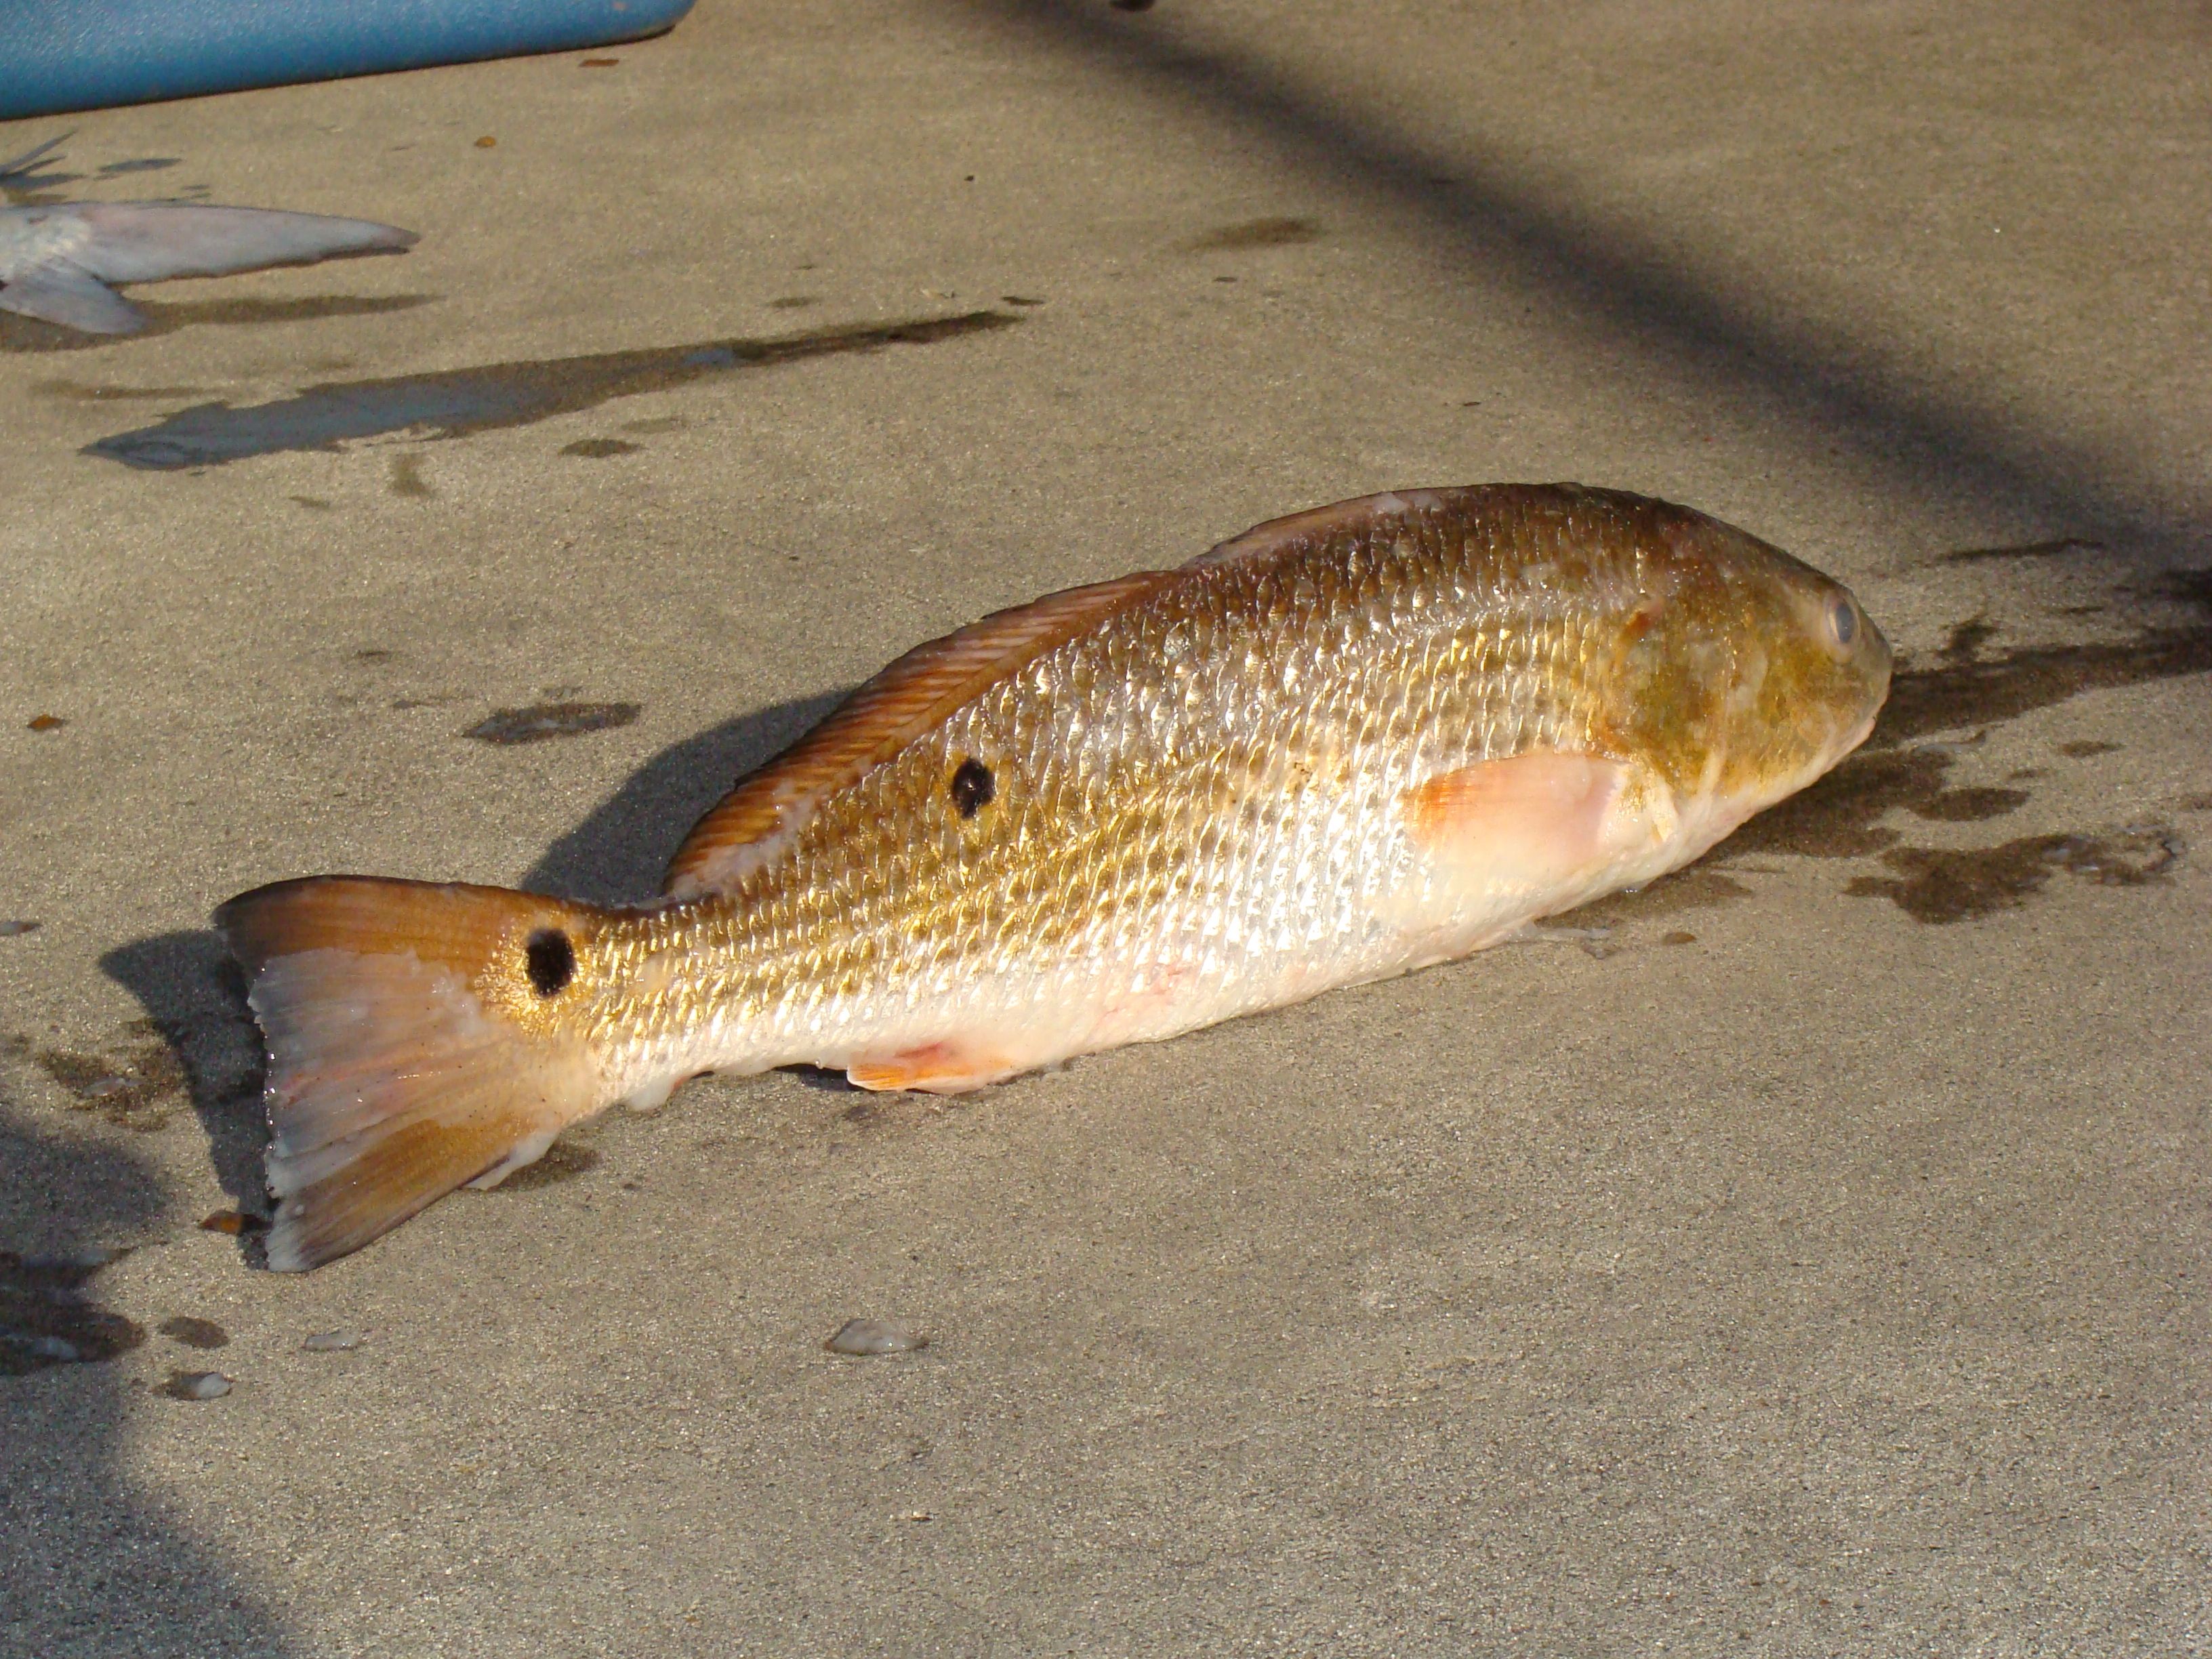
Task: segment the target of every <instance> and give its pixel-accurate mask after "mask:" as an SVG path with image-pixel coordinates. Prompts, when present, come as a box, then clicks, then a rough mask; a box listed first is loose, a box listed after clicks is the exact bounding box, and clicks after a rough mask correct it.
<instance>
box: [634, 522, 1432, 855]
mask: <svg viewBox="0 0 2212 1659" xmlns="http://www.w3.org/2000/svg"><path fill="white" fill-rule="evenodd" d="M1465 493H1467V492H1464V491H1446V492H1435V491H1409V492H1405V493H1401V494H1397V495H1367V496H1363V497H1361V498H1360V499H1358V500H1357V501H1339V502H1336V503H1335V504H1334V505H1333V506H1329V507H1313V508H1310V509H1309V510H1308V511H1306V512H1304V513H1292V514H1291V515H1290V516H1289V517H1287V518H1281V519H1273V520H1269V521H1268V522H1267V523H1266V524H1262V525H1256V526H1254V527H1253V528H1251V529H1249V530H1248V531H1246V532H1243V534H1242V535H1240V536H1237V537H1233V538H1231V539H1230V540H1228V541H1225V542H1223V543H1222V544H1220V545H1218V547H1215V548H1214V549H1213V550H1212V551H1210V552H1206V553H1203V554H1200V556H1198V557H1197V558H1195V559H1193V560H1191V561H1190V562H1188V564H1186V565H1184V566H1182V568H1180V569H1177V570H1140V571H1138V572H1136V573H1135V574H1132V575H1127V576H1119V577H1116V578H1115V579H1114V580H1111V581H1103V582H1095V583H1092V584H1091V586H1086V587H1071V588H1068V589H1066V590H1065V591H1064V592H1058V593H1048V594H1047V595H1046V596H1045V597H1044V598H1042V599H1032V600H1031V601H1030V603H1029V604H1027V605H1017V606H1015V607H1014V608H1013V609H1012V610H1010V611H994V612H993V613H992V614H991V615H989V616H987V617H983V618H982V619H981V621H980V622H973V623H969V624H968V626H966V627H965V628H963V629H959V630H958V631H957V632H956V633H951V634H948V635H945V637H944V638H943V639H941V640H933V641H930V642H929V643H928V644H927V645H919V646H916V647H915V648H914V649H913V650H911V651H909V652H908V653H906V654H905V655H904V656H902V657H901V658H900V659H898V660H897V661H896V662H894V663H892V664H891V665H890V667H888V668H886V669H884V671H882V672H881V673H879V674H878V675H877V676H876V677H875V678H873V679H872V680H870V681H869V682H868V683H867V684H865V685H863V686H862V687H861V688H860V690H857V691H855V692H854V694H853V695H852V696H850V697H848V698H847V699H846V700H845V701H844V702H842V703H841V704H840V705H838V707H837V708H836V709H835V710H834V711H833V712H832V713H831V714H829V717H828V718H827V719H825V720H823V722H822V723H821V724H820V725H819V726H816V727H815V728H814V729H813V730H812V731H811V732H808V733H806V735H805V737H802V738H799V741H798V742H797V743H795V744H793V745H792V746H791V747H790V748H788V749H787V750H784V751H783V753H781V755H778V756H777V757H775V759H774V760H771V761H769V763H767V764H766V765H765V766H763V767H762V768H760V769H758V770H757V771H755V772H751V773H749V774H748V775H745V776H744V777H743V778H740V779H739V780H738V783H737V787H734V788H733V789H732V790H731V791H730V793H728V794H726V795H725V796H724V797H723V798H722V799H721V801H720V803H719V804H718V805H716V806H715V807H714V809H713V810H712V811H709V812H708V814H707V816H706V817H703V818H702V819H700V820H699V822H698V823H697V824H696V825H695V826H694V827H693V829H692V830H691V833H690V835H689V836H685V837H684V845H683V846H682V847H680V848H678V849H677V853H676V856H675V858H674V859H673V860H671V862H670V864H669V866H668V876H667V879H666V881H665V883H664V884H663V890H665V892H667V893H668V894H669V895H670V896H672V897H675V898H696V897H699V896H702V895H703V894H707V893H729V892H734V891H736V890H737V888H738V884H740V883H741V882H743V881H744V878H746V877H747V876H749V875H750V874H751V873H752V872H754V871H756V870H758V869H760V868H762V867H763V866H766V865H768V864H769V863H770V862H772V861H773V860H775V858H777V857H778V856H779V855H780V854H781V852H782V850H783V848H786V847H787V846H788V845H789V844H790V842H791V839H792V837H793V836H794V835H796V834H797V833H798V830H799V826H800V825H801V824H803V823H805V822H806V820H807V819H808V818H809V817H812V816H813V813H814V809H815V807H816V806H817V805H818V804H819V803H820V802H821V801H822V800H823V799H824V798H825V797H826V796H828V795H829V794H832V793H835V792H836V791H837V790H839V789H842V788H844V787H846V786H847V785H848V784H851V783H853V782H854V781H856V780H857V779H859V778H860V777H861V776H863V775H866V773H867V772H868V771H869V770H870V769H872V768H874V767H877V766H879V765H881V764H882V763H884V762H885V761H887V760H889V759H890V757H892V756H894V755H896V754H897V753H898V752H899V751H900V750H902V749H904V748H905V747H906V746H907V744H910V743H912V742H913V741H914V740H915V738H918V737H920V736H921V735H922V734H923V733H924V732H928V731H930V730H931V729H932V728H933V727H934V726H937V725H938V724H939V722H941V721H943V720H946V719H948V718H949V717H950V716H951V715H952V714H954V713H956V712H957V710H959V709H960V708H963V706H965V705H966V704H967V703H969V702H971V701H972V700H974V699H975V698H976V697H978V696H981V695H982V693H983V692H985V691H987V690H989V689H990V688H991V687H992V686H994V685H995V684H998V683H999V682H1000V680H1002V679H1004V678H1006V676H1008V675H1009V674H1013V673H1018V672H1019V671H1021V670H1022V669H1023V668H1024V667H1025V666H1027V665H1029V664H1030V663H1032V662H1034V661H1036V659H1037V658H1039V657H1041V656H1042V655H1044V654H1045V653H1047V652H1048V651H1052V650H1054V649H1056V648H1058V647H1060V646H1062V645H1064V644H1066V642H1067V641H1070V640H1072V639H1074V638H1076V637H1077V636H1078V635H1082V634H1085V633H1087V632H1089V631H1090V630H1091V629H1094V628H1097V627H1098V626H1100V625H1101V624H1103V623H1104V622H1105V621H1106V620H1107V618H1109V617H1112V616H1113V615H1115V613H1116V612H1118V611H1121V610H1122V609H1124V608H1125V607H1127V606H1128V605H1133V604H1135V603H1136V602H1138V601H1139V600H1140V599H1146V598H1149V597H1151V596H1152V595H1153V594H1156V593H1158V592H1160V591H1161V590H1162V589H1164V588H1166V587H1170V586H1174V585H1176V584H1177V583H1180V582H1185V581H1194V580H1202V578H1203V575H1204V574H1205V573H1206V572H1207V571H1209V570H1212V569H1214V568H1218V567H1219V566H1222V565H1224V564H1228V563H1232V562H1243V561H1244V560H1247V559H1250V560H1256V561H1262V562H1266V561H1272V560H1275V559H1279V558H1285V557H1289V556H1295V555H1298V554H1302V553H1305V552H1308V551H1310V550H1312V549H1313V548H1315V547H1316V546H1317V545H1319V544H1322V543H1323V542H1326V541H1328V540H1329V539H1330V538H1334V537H1336V536H1338V535H1340V534H1344V533H1346V532H1353V533H1356V532H1358V531H1360V530H1363V529H1364V528H1366V527H1367V526H1370V525H1371V524H1373V523H1374V522H1375V521H1376V520H1378V519H1381V518H1384V517H1398V516H1403V515H1406V514H1408V513H1415V512H1419V511H1421V510H1424V509H1432V508H1434V507H1438V506H1441V505H1443V504H1444V500H1443V498H1445V497H1447V496H1453V495H1462V494H1465Z"/></svg>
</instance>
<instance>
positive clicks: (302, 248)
mask: <svg viewBox="0 0 2212 1659" xmlns="http://www.w3.org/2000/svg"><path fill="white" fill-rule="evenodd" d="M70 212H72V213H74V214H76V216H77V217H78V218H79V219H81V220H82V222H83V223H84V224H85V226H86V227H87V228H88V229H89V230H90V231H91V233H92V234H91V237H90V239H89V240H88V241H86V242H85V244H84V245H83V246H81V247H79V248H77V249H76V250H75V251H74V252H72V253H71V254H70V258H73V259H75V260H76V263H77V264H81V265H82V266H83V267H84V268H85V269H86V270H88V271H90V272H91V273H92V274H93V275H94V276H98V277H99V278H100V279H101V280H102V281H103V282H109V283H160V282H166V281H167V280H168V279H169V278H170V277H173V276H229V275H231V274H232V273H234V272H235V271H240V270H262V269H264V267H266V266H269V265H306V264H314V263H315V262H316V261H317V260H319V259H331V258H340V257H342V256H344V255H349V254H361V253H404V252H406V251H407V250H408V249H409V248H410V247H412V246H414V245H415V242H416V235H415V233H414V232H413V231H411V230H401V229H399V228H398V227H397V226H394V225H380V224H376V223H374V222H371V221H369V220H367V219H333V218H330V217H328V216H325V215H323V214H319V213H280V212H276V211H275V210H270V209H267V208H234V207H202V206H199V205H197V204H192V203H187V202H100V203H87V204H82V205H81V206H72V207H71V208H70Z"/></svg>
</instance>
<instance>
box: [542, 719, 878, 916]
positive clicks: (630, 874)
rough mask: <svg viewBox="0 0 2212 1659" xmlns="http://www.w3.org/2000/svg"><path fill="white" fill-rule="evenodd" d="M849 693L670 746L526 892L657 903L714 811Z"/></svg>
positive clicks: (575, 832) (558, 850) (561, 846)
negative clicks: (673, 866) (677, 860)
mask: <svg viewBox="0 0 2212 1659" xmlns="http://www.w3.org/2000/svg"><path fill="white" fill-rule="evenodd" d="M846 695H847V694H846V693H845V692H843V691H823V692H818V693H817V694H816V695H815V696H810V697H794V698H793V699H792V700H791V701H790V702H779V703H772V704H770V705H769V707H768V708H759V709H756V710H754V711H753V712H752V713H751V714H740V715H739V716H738V718H737V719H735V720H725V721H723V722H722V724H720V726H714V727H712V728H710V729H708V731H705V732H700V733H699V734H698V735H697V736H696V737H690V738H684V740H683V741H682V742H681V743H673V744H669V746H668V747H667V748H665V749H664V750H661V751H660V752H659V754H658V755H655V756H654V757H653V758H652V759H651V760H649V761H647V763H645V764H644V765H643V766H641V767H640V768H639V769H637V770H636V771H635V772H634V773H632V774H631V775H630V776H629V780H628V781H626V782H624V783H623V786H622V787H621V788H619V789H617V790H616V791H615V793H613V794H612V795H611V796H609V797H608V798H607V799H606V800H605V802H604V803H602V804H601V805H599V807H598V808H597V809H596V810H594V811H592V815H591V816H590V817H587V818H586V819H585V820H584V821H583V822H582V823H580V824H578V825H577V826H576V827H575V828H574V829H571V830H570V831H569V832H568V834H567V835H565V836H562V837H561V838H560V839H559V840H558V841H556V842H554V843H553V845H552V846H550V847H549V848H546V849H545V855H544V857H543V858H541V859H539V860H538V862H537V863H536V864H534V865H532V866H531V868H530V873H529V874H528V875H526V876H525V877H524V878H522V884H523V886H525V887H526V888H528V889H529V890H532V892H538V893H554V894H558V895H559V896H562V897H563V898H577V899H585V900H587V901H589V902H592V903H594V904H625V903H635V902H637V901H638V900H640V899H647V898H651V897H652V896H653V895H654V894H656V893H658V892H659V890H660V879H661V877H662V875H663V874H664V873H665V872H666V871H667V868H668V861H669V860H671V859H672V858H674V857H675V856H676V849H677V848H678V847H680V846H682V845H683V843H684V836H687V835H689V834H690V832H691V826H692V825H693V824H695V823H697V822H698V821H699V820H700V818H702V817H704V816H705V815H706V812H707V809H708V807H710V806H712V805H714V803H715V802H716V801H718V800H720V799H721V798H722V797H723V796H724V795H726V794H727V793H729V789H730V786H731V785H732V784H733V783H735V782H736V781H738V778H740V777H742V776H743V775H744V774H745V773H747V772H750V771H751V770H752V769H754V768H755V767H757V766H758V765H760V764H761V763H763V761H767V760H769V759H771V758H773V757H775V755H776V754H778V753H779V752H781V750H783V749H785V748H786V747H787V746H788V745H789V744H791V743H792V742H793V739H795V738H798V737H799V735H800V734H801V733H802V732H805V731H806V730H807V728H808V727H810V726H813V725H814V724H815V723H816V722H817V720H821V718H822V717H823V715H824V714H828V713H829V711H830V710H831V709H832V708H836V706H837V705H838V704H839V703H840V702H843V701H844V699H845V697H846Z"/></svg>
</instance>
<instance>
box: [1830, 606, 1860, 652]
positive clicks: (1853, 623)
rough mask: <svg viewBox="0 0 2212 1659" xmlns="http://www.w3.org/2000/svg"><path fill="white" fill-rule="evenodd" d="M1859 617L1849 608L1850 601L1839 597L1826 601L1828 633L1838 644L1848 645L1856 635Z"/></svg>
mask: <svg viewBox="0 0 2212 1659" xmlns="http://www.w3.org/2000/svg"><path fill="white" fill-rule="evenodd" d="M1858 631H1859V619H1858V615H1857V612H1856V611H1853V610H1852V609H1851V602H1850V600H1849V599H1843V598H1841V597H1838V598H1836V599H1831V600H1830V601H1829V602H1828V633H1829V635H1831V637H1832V638H1833V639H1834V640H1835V641H1836V643H1837V644H1838V645H1846V646H1847V645H1849V644H1850V642H1851V641H1853V640H1854V639H1856V638H1857V637H1858Z"/></svg>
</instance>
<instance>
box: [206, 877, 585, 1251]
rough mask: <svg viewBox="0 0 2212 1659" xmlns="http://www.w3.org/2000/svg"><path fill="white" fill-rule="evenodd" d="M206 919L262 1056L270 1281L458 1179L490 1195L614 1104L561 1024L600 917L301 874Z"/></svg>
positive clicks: (571, 1015)
mask: <svg viewBox="0 0 2212 1659" xmlns="http://www.w3.org/2000/svg"><path fill="white" fill-rule="evenodd" d="M215 920H216V927H219V928H220V929H221V930H222V934H223V938H224V939H225V940H226V941H227V942H228V945H229V946H230V949H231V951H232V953H233V954H234V955H235V956H236V957H238V959H239V961H240V963H241V964H243V965H244V967H245V969H246V975H247V977H248V979H249V981H250V989H249V994H248V1000H249V1001H250V1002H251V1003H252V1007H253V1012H254V1015H255V1017H256V1018H258V1020H259V1021H260V1022H261V1030H262V1034H263V1036H264V1039H265V1040H266V1042H267V1043H268V1047H269V1076H268V1085H267V1091H266V1100H267V1104H268V1109H269V1123H270V1131H271V1137H270V1146H269V1187H270V1191H271V1193H273V1194H275V1195H276V1199H277V1200H278V1203H277V1208H276V1218H275V1220H274V1221H273V1223H272V1224H271V1226H270V1231H269V1235H268V1241H267V1242H268V1249H269V1266H270V1267H271V1268H272V1269H274V1270H276V1271H277V1272H280V1273H299V1272H304V1271H306V1270H307V1269H308V1268H310V1267H319V1266H320V1265H321V1264H322V1263H324V1262H325V1261H331V1260H332V1259H334V1258H335V1257H337V1256H341V1255H345V1254H347V1253H348V1252H349V1251H351V1250H356V1249H360V1248H361V1247H362V1245H364V1244H366V1243H368V1242H369V1241H370V1240H371V1239H373V1238H375V1237H378V1236H379V1235H380V1234H382V1233H385V1232H388V1231H391V1230H392V1228H394V1227H396V1226H398V1225H399V1224H400V1223H401V1222H403V1221H404V1220H406V1219H407V1218H409V1217H410V1216H412V1215H414V1214H415V1213H416V1212H417V1211H420V1210H422V1208H424V1207H425V1206H428V1205H429V1204H432V1203H434V1202H435V1201H436V1200H438V1199H440V1198H442V1197H443V1196H445V1194H447V1193H449V1192H451V1191H453V1188H456V1187H459V1186H460V1185H461V1184H462V1183H464V1182H477V1184H479V1185H483V1186H489V1185H493V1184H495V1183H496V1182H498V1181H499V1180H500V1179H501V1177H503V1176H506V1175H507V1174H508V1173H509V1172H510V1171H512V1170H518V1169H520V1168H521V1167H522V1166H523V1165H525V1164H531V1163H534V1162H535V1161H536V1160H537V1159H538V1157H539V1156H540V1155H542V1154H543V1153H544V1151H545V1149H546V1148H547V1147H548V1146H550V1145H551V1144H552V1142H553V1138H554V1136H555V1135H556V1134H558V1133H560V1132H561V1130H562V1128H563V1127H565V1126H567V1125H568V1124H570V1123H574V1122H575V1121H578V1120H579V1119H580V1118H584V1117H588V1116H589V1115H592V1113H593V1112H595V1111H597V1110H599V1109H600V1108H601V1107H602V1106H605V1104H607V1103H608V1100H609V1095H608V1092H607V1090H606V1087H605V1081H604V1079H603V1078H602V1075H601V1072H600V1068H599V1065H598V1063H597V1061H596V1060H595V1058H594V1056H593V1055H592V1051H591V1048H590V1047H589V1045H588V1043H587V1042H586V1040H585V1038H584V1036H583V1032H582V1022H581V1020H580V1018H577V1017H576V1015H575V1010H576V1007H577V1005H578V1003H579V1002H580V1000H581V998H580V994H579V993H580V990H581V989H582V982H583V981H588V980H589V979H590V977H591V975H590V973H589V969H588V960H587V959H588V955H589V946H590V942H591V940H592V937H593V935H594V933H596V931H597V929H598V928H599V926H600V925H601V924H602V923H603V922H604V921H605V912H603V911H599V910H595V909H593V908H592V907H590V906H588V905H582V904H575V903H571V902H567V901H564V900H561V899H554V898H546V897H542V896H538V895H537V894H533V893H517V892H509V891H507V890H505V889H503V888H497V887H464V886H441V885H434V884H429V883H427V882H412V881H390V880H384V879H380V878H372V877H362V876H313V877H309V878H305V879H303V880H299V881H285V882H278V883H276V884H275V885H273V886H269V887H261V888H257V889H255V890H253V891H252V892H250V893H244V894H241V895H240V896H238V897H236V898H234V899H232V900H231V901H230V902H228V904H225V905H224V906H223V907H222V908H221V909H219V910H218V911H216V918H215ZM580 963H581V964H583V969H582V971H580Z"/></svg>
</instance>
